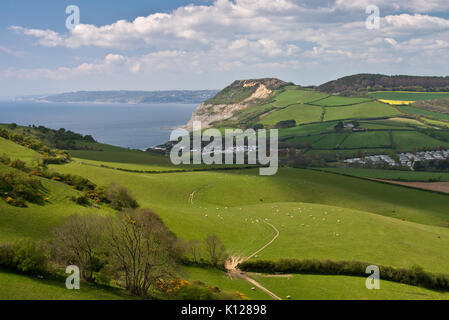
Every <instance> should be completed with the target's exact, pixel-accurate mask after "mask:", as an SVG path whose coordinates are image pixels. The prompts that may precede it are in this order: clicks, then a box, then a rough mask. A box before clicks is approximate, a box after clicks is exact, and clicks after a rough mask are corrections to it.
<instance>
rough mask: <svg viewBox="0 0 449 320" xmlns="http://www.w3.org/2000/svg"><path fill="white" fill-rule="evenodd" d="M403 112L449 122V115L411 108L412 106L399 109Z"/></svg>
mask: <svg viewBox="0 0 449 320" xmlns="http://www.w3.org/2000/svg"><path fill="white" fill-rule="evenodd" d="M398 108H399V109H400V110H401V111H403V112H405V113H409V114H414V115H419V116H426V117H432V118H436V119H440V120H446V121H448V120H449V114H443V113H437V112H433V111H428V110H425V109H421V108H417V107H410V106H403V107H402V106H401V107H398Z"/></svg>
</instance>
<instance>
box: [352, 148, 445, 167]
mask: <svg viewBox="0 0 449 320" xmlns="http://www.w3.org/2000/svg"><path fill="white" fill-rule="evenodd" d="M398 156H399V161H396V160H394V159H393V158H392V157H391V156H389V155H385V154H381V155H375V156H366V157H361V158H352V159H346V160H345V161H344V162H345V163H347V164H361V165H368V164H371V165H382V164H387V165H389V166H391V167H399V166H402V167H409V168H410V169H413V165H414V163H416V162H419V161H429V160H446V159H448V158H449V150H435V151H422V152H416V153H411V152H407V153H400V154H399V155H398Z"/></svg>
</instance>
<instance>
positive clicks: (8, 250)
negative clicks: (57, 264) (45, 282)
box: [0, 239, 48, 274]
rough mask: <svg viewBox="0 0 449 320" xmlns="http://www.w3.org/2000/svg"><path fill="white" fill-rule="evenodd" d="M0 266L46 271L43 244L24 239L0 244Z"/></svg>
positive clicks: (33, 271) (34, 271)
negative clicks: (13, 242)
mask: <svg viewBox="0 0 449 320" xmlns="http://www.w3.org/2000/svg"><path fill="white" fill-rule="evenodd" d="M0 266H2V267H5V268H10V269H15V270H18V271H21V272H26V273H33V274H37V273H46V272H47V271H48V254H47V251H46V250H45V248H44V247H43V246H41V245H40V244H38V243H36V242H34V241H32V240H30V239H24V240H21V241H18V242H17V243H15V244H10V243H6V244H2V245H0Z"/></svg>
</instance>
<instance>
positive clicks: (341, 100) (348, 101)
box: [313, 96, 371, 107]
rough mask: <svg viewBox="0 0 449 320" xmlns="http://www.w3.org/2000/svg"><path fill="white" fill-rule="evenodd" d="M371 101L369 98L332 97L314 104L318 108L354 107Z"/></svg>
mask: <svg viewBox="0 0 449 320" xmlns="http://www.w3.org/2000/svg"><path fill="white" fill-rule="evenodd" d="M370 100H371V99H367V98H351V97H340V96H330V97H328V98H326V99H322V100H319V101H316V102H313V104H314V105H318V106H323V107H324V106H328V107H333V106H347V105H354V104H359V103H362V102H368V101H370Z"/></svg>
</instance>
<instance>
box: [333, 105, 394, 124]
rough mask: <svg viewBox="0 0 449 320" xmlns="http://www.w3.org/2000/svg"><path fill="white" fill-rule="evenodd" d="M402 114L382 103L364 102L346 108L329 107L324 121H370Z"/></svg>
mask: <svg viewBox="0 0 449 320" xmlns="http://www.w3.org/2000/svg"><path fill="white" fill-rule="evenodd" d="M398 114H400V112H399V111H397V110H396V109H395V108H393V107H391V106H389V105H387V104H384V103H380V102H375V101H374V102H364V103H360V104H356V105H353V106H346V107H328V108H326V114H325V116H324V121H331V120H340V119H369V118H382V117H392V116H395V115H398Z"/></svg>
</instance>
